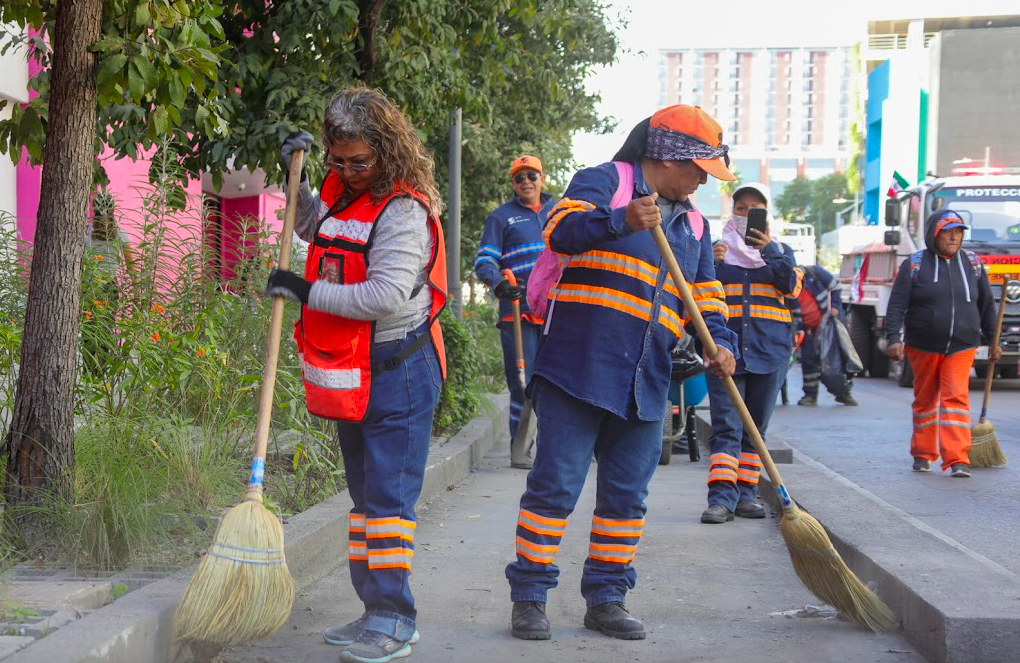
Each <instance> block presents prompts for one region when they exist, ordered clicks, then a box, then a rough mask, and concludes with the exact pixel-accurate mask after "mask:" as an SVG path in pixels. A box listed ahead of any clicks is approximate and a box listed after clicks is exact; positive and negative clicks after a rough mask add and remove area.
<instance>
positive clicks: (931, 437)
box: [906, 346, 977, 470]
mask: <svg viewBox="0 0 1020 663" xmlns="http://www.w3.org/2000/svg"><path fill="white" fill-rule="evenodd" d="M906 352H907V358H909V359H910V365H911V366H912V367H913V369H914V406H913V407H914V435H913V436H912V437H911V438H910V455H911V456H913V457H914V458H923V459H926V460H928V461H933V460H937V459H938V457H939V456H940V455H941V456H942V469H943V470H944V469H946V468H947V467H953V466H954V465H957V464H959V463H966V464H967V465H970V456H969V452H970V369H971V367H972V366H973V365H974V355H975V354H976V353H977V349H976V348H971V349H969V350H961V351H960V352H954V353H953V354H943V353H941V352H926V351H924V350H918V349H917V348H912V347H910V346H907V348H906Z"/></svg>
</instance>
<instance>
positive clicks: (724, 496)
mask: <svg viewBox="0 0 1020 663" xmlns="http://www.w3.org/2000/svg"><path fill="white" fill-rule="evenodd" d="M785 376H786V369H785V368H780V369H779V370H776V371H773V372H772V373H766V374H763V375H759V374H757V373H740V374H738V375H734V376H733V381H734V382H736V385H737V389H738V390H739V391H740V395H741V396H743V398H744V403H746V404H747V409H748V411H750V413H751V418H752V419H753V420H754V423H755V424H757V426H758V430H759V431H760V432H761V435H762V438H763V439H764V437H765V431H766V429H768V426H769V419H771V418H772V412H773V411H774V410H775V408H776V396H778V395H779V389H780V387H782V386H783V378H784V377H785ZM708 396H709V399H710V401H709V406H710V408H709V409H710V410H711V414H712V437H711V440H710V445H711V447H712V456H711V458H710V461H709V462H710V466H709V473H708V504H709V506H711V505H713V504H721V505H723V506H725V507H726V508H727V509H729V510H730V511H733V510H734V509H736V507H737V503H738V502H742V501H744V500H754V499H755V498H756V497H757V496H758V478H759V476H760V475H761V468H762V464H761V458H760V457H759V456H758V452H757V451H756V449H755V446H754V443H753V442H752V441H751V437H750V435H748V433H747V431H745V430H744V424H743V423H742V422H741V421H740V415H739V414H738V412H737V408H736V407H735V406H734V405H733V401H731V400H730V396H729V393H728V392H727V391H726V386H725V385H724V383H723V381H722V380H721V379H720V378H717V377H716V376H715V375H712V374H711V373H709V374H708Z"/></svg>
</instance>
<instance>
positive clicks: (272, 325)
mask: <svg viewBox="0 0 1020 663" xmlns="http://www.w3.org/2000/svg"><path fill="white" fill-rule="evenodd" d="M304 156H305V151H304V150H294V153H293V154H292V155H291V157H290V179H289V180H288V181H287V209H286V211H285V212H284V215H283V230H281V231H280V259H279V261H278V262H277V266H278V267H279V269H290V249H291V244H292V243H293V237H294V221H295V219H296V217H297V201H298V187H300V186H301V168H302V166H303V165H304ZM285 302H286V299H285V298H284V297H279V296H277V297H273V313H272V315H271V316H270V318H269V344H268V347H267V349H266V365H265V367H264V368H263V369H262V395H261V397H260V398H259V418H258V424H257V425H256V427H255V459H256V463H257V462H258V459H262V460H263V461H264V460H265V458H266V449H267V448H268V447H269V426H270V422H271V420H272V417H273V390H274V389H275V388H276V364H277V362H278V361H279V358H280V337H281V336H282V335H283V306H284V303H285ZM252 491H254V492H257V493H258V496H259V497H260V498H261V495H262V481H261V477H260V478H259V481H258V482H255V481H252V482H251V484H250V485H249V494H250V493H251V492H252Z"/></svg>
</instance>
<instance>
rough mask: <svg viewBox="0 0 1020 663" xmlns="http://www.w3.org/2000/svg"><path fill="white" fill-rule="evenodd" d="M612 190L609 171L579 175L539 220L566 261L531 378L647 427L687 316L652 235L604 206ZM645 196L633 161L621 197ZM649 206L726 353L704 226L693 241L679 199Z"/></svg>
mask: <svg viewBox="0 0 1020 663" xmlns="http://www.w3.org/2000/svg"><path fill="white" fill-rule="evenodd" d="M619 185H620V176H619V172H618V170H617V168H616V166H615V165H614V164H612V163H607V164H602V165H601V166H597V167H595V168H587V169H585V170H582V171H580V172H578V173H577V174H575V175H574V177H573V179H572V180H571V182H570V185H569V186H568V187H567V190H566V193H565V194H564V197H563V198H562V199H561V200H560V201H559V202H558V203H557V204H556V205H555V206H554V207H553V208H552V210H551V211H550V213H549V222H548V225H547V226H546V229H545V237H546V241H547V242H548V244H549V247H550V248H551V249H552V250H554V251H556V252H557V253H559V254H561V255H566V256H570V262H569V263H568V264H567V266H566V268H565V269H564V271H563V276H562V277H561V279H560V282H559V284H558V285H557V286H556V287H555V288H554V289H553V292H552V295H551V297H550V310H549V312H548V313H547V317H548V320H547V325H546V336H545V337H544V340H543V341H542V342H541V343H540V345H539V350H538V356H537V358H536V360H535V371H534V373H535V375H540V376H542V377H543V378H545V379H547V380H549V381H550V382H552V383H553V384H555V385H556V386H558V387H559V388H560V389H562V390H563V391H565V392H567V393H568V394H570V395H571V396H573V397H574V398H576V399H578V400H581V401H584V402H586V403H590V404H592V405H595V406H597V407H600V408H602V409H604V410H607V411H609V412H612V413H613V414H616V415H617V416H620V417H623V418H625V419H629V418H633V417H636V418H638V419H640V420H643V421H656V420H659V419H661V418H662V416H663V410H664V409H665V406H666V396H667V391H668V388H669V382H670V371H671V368H672V362H671V360H670V351H671V350H672V348H673V347H674V346H675V345H676V343H677V341H678V339H679V338H680V336H682V335H683V334H684V326H685V325H686V324H687V323H688V322H689V321H690V319H689V318H688V317H687V316H686V315H685V314H684V310H683V305H682V303H681V301H680V297H679V293H678V291H677V289H676V288H675V286H674V285H673V283H672V282H671V281H670V276H669V271H668V269H667V268H666V265H665V262H664V261H663V259H662V255H661V254H660V253H659V249H658V245H657V244H656V243H655V240H654V238H653V237H652V233H651V232H638V233H632V232H631V231H630V229H629V228H628V227H627V224H626V221H625V219H626V212H627V210H626V207H621V208H618V209H613V208H612V205H611V201H612V199H613V197H614V194H615V193H616V190H617V189H618V187H619ZM650 193H651V191H650V189H649V187H648V185H647V183H646V182H645V179H644V176H643V173H642V172H641V165H640V163H636V164H634V191H633V192H632V194H631V196H630V199H631V200H633V199H634V198H640V197H643V196H646V195H650ZM659 201H660V209H662V210H663V212H664V214H663V221H664V223H663V230H664V232H665V234H666V238H667V239H668V240H669V243H670V246H671V247H672V248H673V252H674V255H675V256H676V258H677V261H678V262H679V263H680V267H681V270H682V271H683V273H684V276H685V277H686V279H687V281H688V282H689V283H691V290H692V291H693V294H694V298H695V300H696V302H697V303H698V307H699V309H700V310H701V312H702V314H703V315H704V318H705V322H706V323H707V325H708V328H709V330H710V332H711V334H712V336H713V338H714V339H715V341H716V343H718V344H719V345H720V346H722V347H725V348H727V349H729V350H731V351H733V352H734V354H736V336H735V335H734V334H733V332H732V331H730V330H729V329H727V327H726V311H727V308H726V303H725V302H724V301H723V296H724V295H723V290H722V285H721V284H720V283H719V281H718V280H716V277H715V267H714V265H713V262H712V239H711V237H710V232H709V229H708V224H707V223H705V224H704V226H703V234H702V236H701V238H700V239H698V238H696V237H695V234H694V231H693V229H692V226H691V222H690V220H689V218H688V213H689V212H691V211H692V210H693V206H692V205H691V204H690V203H689V202H680V203H672V202H670V201H665V200H663V199H662V198H659Z"/></svg>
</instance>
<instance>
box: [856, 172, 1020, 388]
mask: <svg viewBox="0 0 1020 663" xmlns="http://www.w3.org/2000/svg"><path fill="white" fill-rule="evenodd" d="M965 172H967V173H968V174H961V175H960V176H953V177H937V178H932V179H928V180H925V181H924V182H921V183H920V184H918V185H917V186H914V187H911V188H909V189H907V190H905V191H903V192H902V193H900V194H899V195H898V196H897V197H896V198H889V199H888V200H887V201H886V208H885V222H886V226H888V227H889V229H888V230H886V232H885V238H884V241H883V242H875V243H873V244H868V245H864V246H858V247H855V248H854V250H853V251H851V252H850V253H847V254H844V255H843V263H842V266H841V269H840V274H839V278H840V282H841V285H842V286H843V293H844V301H847V302H849V303H850V320H849V328H850V337H851V338H852V339H853V343H854V346H855V347H856V349H857V353H858V354H859V355H860V357H861V361H862V362H863V364H864V368H865V370H866V371H867V372H868V373H869V374H870V375H871V376H872V377H887V376H889V375H890V373H891V374H892V375H893V376H894V377H896V379H897V381H898V382H899V384H900V385H901V386H904V387H909V386H912V385H913V381H914V377H913V373H912V371H911V370H910V365H909V362H905V361H904V362H892V361H891V360H890V359H889V356H888V355H887V354H886V352H885V349H886V342H885V334H884V331H883V328H884V323H885V313H886V307H887V306H888V304H889V295H890V293H891V292H892V286H893V282H894V281H895V279H896V270H897V269H898V268H899V266H900V264H901V263H902V262H903V260H904V258H907V257H908V256H910V255H912V254H913V253H915V252H916V251H919V250H921V249H923V248H925V246H924V220H925V219H926V218H927V217H928V215H930V214H931V213H932V212H935V211H938V210H940V209H947V208H948V209H953V210H955V211H956V212H958V213H959V214H960V216H961V217H962V218H963V219H964V221H966V222H967V225H968V226H969V229H968V230H967V231H966V234H965V235H964V240H963V248H965V249H968V250H970V251H973V252H974V253H976V254H978V256H980V258H981V261H982V262H983V263H984V264H985V267H986V269H987V270H988V275H989V279H990V280H991V283H992V292H993V294H994V295H995V299H996V304H998V301H999V298H1000V296H1001V293H1002V285H1003V284H1004V283H1005V284H1006V315H1005V320H1004V321H1003V326H1002V340H1001V345H1002V348H1003V357H1002V359H1001V360H1000V361H999V362H998V364H997V372H998V374H999V376H1000V377H1003V378H1016V377H1018V361H1020V169H1002V168H976V169H973V170H972V171H965ZM971 172H974V173H976V174H969V173H971ZM993 173H994V174H993ZM974 368H975V371H976V372H977V376H978V377H984V376H985V375H986V374H987V372H988V348H987V347H982V348H978V354H977V359H976V360H975V362H974Z"/></svg>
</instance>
